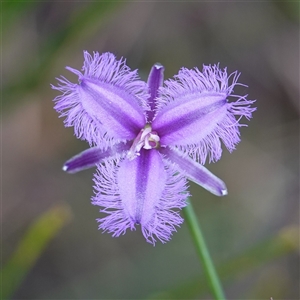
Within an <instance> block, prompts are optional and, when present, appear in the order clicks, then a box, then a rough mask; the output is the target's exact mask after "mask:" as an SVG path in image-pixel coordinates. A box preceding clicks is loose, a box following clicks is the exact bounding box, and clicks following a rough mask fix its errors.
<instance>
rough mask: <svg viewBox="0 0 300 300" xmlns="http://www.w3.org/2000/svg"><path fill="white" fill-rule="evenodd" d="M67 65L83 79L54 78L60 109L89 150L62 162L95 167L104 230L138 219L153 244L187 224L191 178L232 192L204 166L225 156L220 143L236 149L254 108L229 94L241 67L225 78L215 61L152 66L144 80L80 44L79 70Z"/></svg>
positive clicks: (220, 192) (70, 167) (116, 231)
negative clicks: (171, 68)
mask: <svg viewBox="0 0 300 300" xmlns="http://www.w3.org/2000/svg"><path fill="white" fill-rule="evenodd" d="M67 69H68V70H69V71H71V72H73V73H74V74H76V75H77V76H78V80H79V83H78V84H75V83H71V82H70V81H68V80H67V79H66V78H64V77H61V78H58V81H59V84H58V86H52V88H53V89H56V90H59V91H60V92H62V95H60V96H57V97H56V98H55V99H54V101H55V103H56V105H55V109H56V110H57V111H58V112H59V113H60V116H61V117H65V121H64V122H65V126H67V127H70V126H74V133H75V135H76V136H77V137H78V138H81V139H83V140H86V141H87V142H88V143H89V144H90V146H91V148H89V149H87V150H85V151H83V152H82V153H80V154H78V155H76V156H74V157H73V158H71V159H70V160H68V161H67V162H66V163H65V165H64V167H63V170H65V171H67V172H69V173H75V172H78V171H81V170H83V169H86V168H90V167H93V166H95V165H96V166H97V173H96V174H95V178H94V182H95V196H94V197H93V198H92V203H93V204H94V205H98V206H100V207H101V210H100V211H101V212H103V213H105V214H106V216H105V217H104V218H101V219H98V222H99V229H102V230H103V231H108V232H110V233H112V235H113V236H119V235H121V234H124V233H125V232H126V230H127V229H128V228H129V229H131V230H134V229H135V226H136V225H137V224H139V225H141V230H142V232H143V235H144V237H145V238H146V240H147V242H149V243H152V244H155V242H156V240H157V239H158V240H160V241H161V242H163V243H164V242H166V241H168V240H170V238H171V235H172V232H173V231H176V226H179V225H180V224H181V223H182V222H183V219H182V217H181V216H180V209H181V208H183V207H184V206H186V199H187V197H188V196H189V193H188V192H187V191H186V189H187V181H186V179H189V180H192V181H194V182H195V183H197V184H199V185H201V186H202V187H204V188H205V189H207V190H208V191H210V192H211V193H213V194H215V195H217V196H224V195H226V194H227V189H226V186H225V184H224V182H223V181H222V180H220V179H219V178H218V177H216V176H215V175H213V174H212V173H211V172H209V171H208V170H207V169H206V168H205V167H204V166H203V164H204V163H205V162H206V160H208V161H210V162H211V161H217V160H218V159H220V157H221V154H222V148H221V142H223V144H224V145H225V146H226V148H227V149H228V150H229V151H232V150H234V149H235V146H236V144H237V143H238V142H239V141H240V138H239V135H240V133H239V127H241V126H243V125H241V124H240V123H239V122H240V119H241V118H242V117H243V116H244V117H246V118H247V119H250V118H251V116H252V112H253V111H254V110H255V108H252V107H251V104H252V103H253V102H254V101H250V100H247V99H246V96H238V95H234V94H233V89H234V87H235V86H236V85H238V83H237V80H238V77H239V74H238V73H237V72H234V73H232V74H231V75H229V76H228V75H227V71H226V69H224V70H221V69H220V68H219V66H218V65H214V66H204V67H203V70H202V72H200V71H199V70H198V69H197V68H195V69H192V70H188V69H185V68H182V69H181V70H180V71H179V73H178V75H176V76H175V77H174V79H169V80H166V81H165V82H164V83H163V72H164V68H163V66H162V65H160V64H155V65H154V66H153V67H152V69H151V71H150V75H149V78H148V82H147V83H145V82H143V81H140V80H139V78H138V76H137V71H131V70H130V69H129V68H128V67H127V66H126V65H125V60H123V59H121V60H116V58H115V56H114V55H113V54H111V53H104V54H101V55H100V54H99V53H97V52H95V53H94V55H93V56H91V55H90V54H88V53H87V52H84V65H83V69H82V71H83V72H79V71H77V70H75V69H72V68H70V67H67ZM229 97H231V98H236V99H235V100H236V101H232V102H230V100H229Z"/></svg>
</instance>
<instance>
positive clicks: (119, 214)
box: [92, 150, 188, 245]
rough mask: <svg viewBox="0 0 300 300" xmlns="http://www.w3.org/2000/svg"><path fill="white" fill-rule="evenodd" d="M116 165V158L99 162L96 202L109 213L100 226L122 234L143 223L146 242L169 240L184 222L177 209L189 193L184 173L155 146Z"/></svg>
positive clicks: (105, 229)
mask: <svg viewBox="0 0 300 300" xmlns="http://www.w3.org/2000/svg"><path fill="white" fill-rule="evenodd" d="M117 165H118V162H116V161H110V162H107V163H106V164H105V165H99V166H98V172H97V174H96V176H95V184H96V186H95V189H96V196H95V197H93V199H92V200H93V204H95V205H99V206H102V207H103V209H102V210H101V211H102V212H104V213H106V214H108V216H106V217H104V218H103V219H99V220H98V221H99V223H100V225H99V228H100V229H102V230H104V231H108V232H110V233H112V234H113V236H119V235H121V234H124V233H125V232H126V230H127V229H128V228H130V229H131V230H135V225H138V224H140V225H141V229H142V232H143V235H144V237H145V238H146V240H147V242H149V243H152V244H153V245H154V244H155V242H156V239H158V240H160V241H161V242H163V243H164V242H166V241H168V240H170V238H171V235H172V232H173V231H175V230H176V226H179V225H180V224H181V223H182V222H183V219H182V218H181V216H180V214H179V211H178V209H181V208H182V207H184V206H185V205H186V201H185V200H186V198H187V196H188V193H187V192H185V190H186V181H185V179H184V177H183V176H182V175H180V174H179V173H178V169H176V168H174V167H170V166H165V165H164V163H163V161H162V158H161V155H160V154H159V153H158V152H157V151H156V150H142V151H141V155H140V156H139V157H137V158H135V159H134V160H127V159H125V160H123V161H122V162H120V166H119V167H118V166H117ZM174 209H175V210H174ZM176 209H177V210H176Z"/></svg>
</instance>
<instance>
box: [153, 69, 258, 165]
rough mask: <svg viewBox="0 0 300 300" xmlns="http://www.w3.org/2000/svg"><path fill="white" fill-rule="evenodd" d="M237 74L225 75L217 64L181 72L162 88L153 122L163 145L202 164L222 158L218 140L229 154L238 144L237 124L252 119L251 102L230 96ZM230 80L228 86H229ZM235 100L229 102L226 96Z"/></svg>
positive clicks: (242, 97)
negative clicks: (176, 149)
mask: <svg viewBox="0 0 300 300" xmlns="http://www.w3.org/2000/svg"><path fill="white" fill-rule="evenodd" d="M238 77H239V74H238V73H237V72H234V73H232V74H231V75H230V76H228V75H227V71H226V69H224V71H222V70H220V69H219V67H218V66H217V65H215V66H212V67H211V66H204V68H203V71H202V73H201V72H200V71H199V70H198V69H194V70H188V69H185V68H183V69H181V71H180V72H179V74H178V75H177V76H175V80H167V81H166V82H165V87H163V88H161V96H160V98H159V103H158V112H157V115H156V116H155V118H154V120H153V122H152V128H153V130H155V131H157V132H158V135H159V136H160V142H161V145H162V146H170V147H173V148H179V149H180V150H181V151H183V152H185V153H187V154H189V155H190V156H192V157H193V159H195V160H197V161H200V162H201V163H202V164H204V163H205V161H206V159H207V158H208V159H209V161H216V160H218V159H219V158H220V157H221V154H222V148H221V141H223V143H224V144H225V146H226V147H227V148H228V150H229V151H232V150H234V149H235V146H236V144H237V143H238V142H239V141H240V138H239V127H240V126H243V125H242V124H240V123H239V121H240V119H241V118H242V117H243V116H244V117H246V118H247V119H249V118H251V117H252V112H253V111H254V110H255V108H252V107H251V104H252V103H253V102H254V101H251V100H247V99H246V96H236V95H232V92H233V88H234V87H235V86H236V85H238V83H237V79H238ZM230 81H231V83H230ZM230 96H233V97H238V100H237V101H235V102H229V99H228V97H230Z"/></svg>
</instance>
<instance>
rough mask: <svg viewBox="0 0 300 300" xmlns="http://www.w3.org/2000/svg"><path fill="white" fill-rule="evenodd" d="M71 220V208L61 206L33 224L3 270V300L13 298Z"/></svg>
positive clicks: (46, 213) (49, 211)
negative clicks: (49, 246)
mask: <svg viewBox="0 0 300 300" xmlns="http://www.w3.org/2000/svg"><path fill="white" fill-rule="evenodd" d="M70 219H71V212H70V209H69V206H66V205H60V206H56V207H54V208H52V209H50V210H48V211H46V212H45V213H44V214H42V215H41V216H40V217H39V218H38V219H37V220H35V221H34V222H33V224H32V225H31V226H30V227H29V228H28V230H27V232H26V233H25V235H24V236H23V238H22V240H21V241H20V243H19V245H18V247H17V249H16V251H15V252H14V253H13V255H12V257H11V258H10V259H9V261H8V262H7V263H6V265H4V267H3V269H2V270H1V276H0V279H1V285H2V289H1V299H8V298H10V297H11V296H12V294H13V293H14V291H16V289H17V288H18V287H19V286H20V284H21V283H22V281H23V279H24V278H25V277H26V274H27V273H28V272H29V271H30V270H31V268H32V267H33V266H34V264H35V263H36V261H37V260H38V258H39V257H40V256H41V255H42V253H43V251H44V250H45V249H46V247H47V245H48V244H49V243H50V242H51V240H52V239H53V238H54V237H55V236H56V235H57V234H58V232H59V230H60V229H61V228H62V227H63V226H64V225H65V224H66V223H68V222H69V221H70Z"/></svg>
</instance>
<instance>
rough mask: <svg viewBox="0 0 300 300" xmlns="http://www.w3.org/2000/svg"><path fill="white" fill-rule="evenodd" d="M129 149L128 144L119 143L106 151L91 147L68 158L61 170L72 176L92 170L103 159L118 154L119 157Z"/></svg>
mask: <svg viewBox="0 0 300 300" xmlns="http://www.w3.org/2000/svg"><path fill="white" fill-rule="evenodd" d="M129 148H130V144H129V143H126V144H124V143H119V144H117V145H114V146H112V147H109V148H108V149H106V150H104V149H102V148H100V147H92V148H89V149H87V150H84V151H82V152H81V153H79V154H77V155H75V156H73V157H72V158H70V159H69V160H68V161H66V162H65V164H64V165H63V168H62V169H63V170H64V171H66V172H68V173H70V174H74V173H77V172H79V171H83V170H85V169H89V168H92V167H94V166H95V165H96V164H98V163H100V162H101V161H103V160H105V159H109V158H111V157H115V156H116V155H118V154H119V155H121V154H122V152H124V151H127V150H128V149H129Z"/></svg>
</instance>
